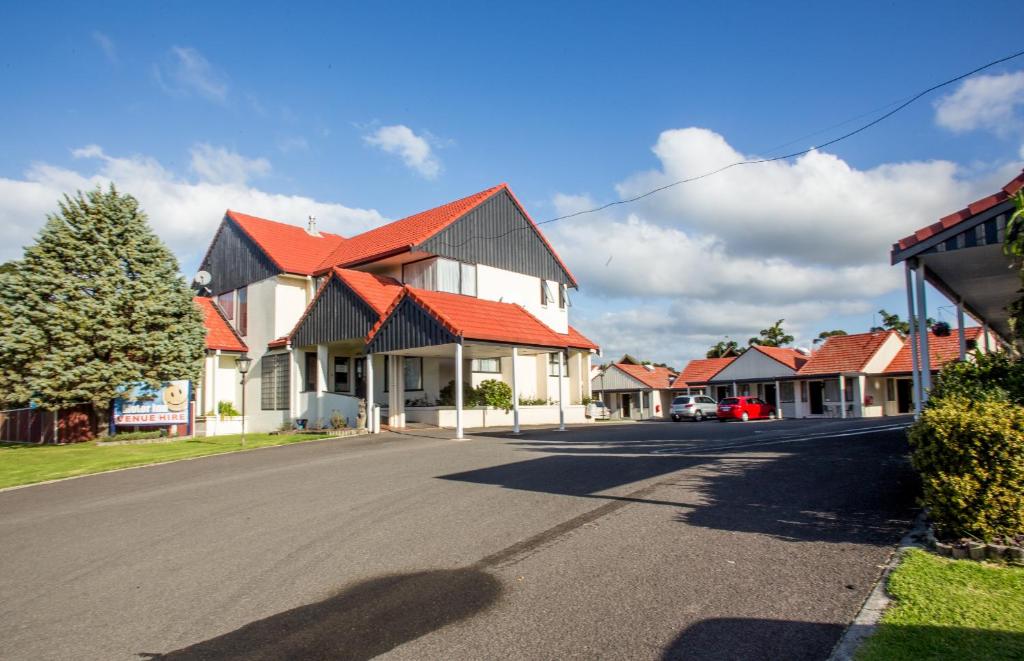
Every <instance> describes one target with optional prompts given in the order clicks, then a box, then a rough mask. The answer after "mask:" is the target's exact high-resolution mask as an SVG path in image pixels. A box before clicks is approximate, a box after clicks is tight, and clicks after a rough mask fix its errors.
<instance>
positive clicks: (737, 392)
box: [732, 381, 739, 397]
mask: <svg viewBox="0 0 1024 661" xmlns="http://www.w3.org/2000/svg"><path fill="white" fill-rule="evenodd" d="M738 394H739V391H738V390H736V382H735V381H733V382H732V396H733V397H735V396H736V395H738Z"/></svg>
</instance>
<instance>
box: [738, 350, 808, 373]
mask: <svg viewBox="0 0 1024 661" xmlns="http://www.w3.org/2000/svg"><path fill="white" fill-rule="evenodd" d="M749 350H754V351H760V352H761V353H763V354H764V355H766V356H768V357H769V358H774V359H775V360H777V361H779V362H780V363H782V364H783V365H785V366H786V367H788V368H789V369H791V370H798V369H800V368H801V367H803V365H804V364H805V363H806V362H807V356H805V355H804V354H802V353H800V352H799V351H797V350H796V349H790V348H789V347H764V346H761V345H760V344H755V345H753V346H752V347H750V349H748V351H749Z"/></svg>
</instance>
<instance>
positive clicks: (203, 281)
mask: <svg viewBox="0 0 1024 661" xmlns="http://www.w3.org/2000/svg"><path fill="white" fill-rule="evenodd" d="M212 279H213V278H212V277H211V276H210V274H209V272H207V271H200V272H199V273H196V280H195V282H196V284H197V285H199V286H201V287H205V286H206V285H208V284H210V281H211V280H212Z"/></svg>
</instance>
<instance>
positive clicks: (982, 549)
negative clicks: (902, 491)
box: [925, 526, 1024, 565]
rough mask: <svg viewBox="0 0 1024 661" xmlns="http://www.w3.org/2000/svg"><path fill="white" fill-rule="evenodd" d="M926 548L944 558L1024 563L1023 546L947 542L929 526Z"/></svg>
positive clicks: (1014, 563)
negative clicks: (938, 536)
mask: <svg viewBox="0 0 1024 661" xmlns="http://www.w3.org/2000/svg"><path fill="white" fill-rule="evenodd" d="M925 541H926V543H927V545H928V548H929V549H931V550H932V551H934V552H935V554H936V555H941V556H943V557H945V558H953V559H955V560H990V561H992V562H1008V563H1010V564H1013V565H1024V547H1020V546H1003V545H1002V544H988V543H985V542H967V543H966V545H962V544H947V543H945V542H940V541H939V540H938V539H936V538H935V531H934V530H933V529H932V527H931V526H929V527H928V532H927V533H926V536H925Z"/></svg>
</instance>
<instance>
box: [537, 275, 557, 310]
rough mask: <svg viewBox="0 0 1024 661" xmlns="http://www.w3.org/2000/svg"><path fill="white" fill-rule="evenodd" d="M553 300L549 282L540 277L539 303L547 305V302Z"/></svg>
mask: <svg viewBox="0 0 1024 661" xmlns="http://www.w3.org/2000/svg"><path fill="white" fill-rule="evenodd" d="M553 300H555V293H554V292H553V291H552V290H551V283H550V282H548V281H547V280H544V279H543V278H541V281H540V304H541V305H543V306H544V307H547V305H548V303H550V302H552V301H553Z"/></svg>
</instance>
